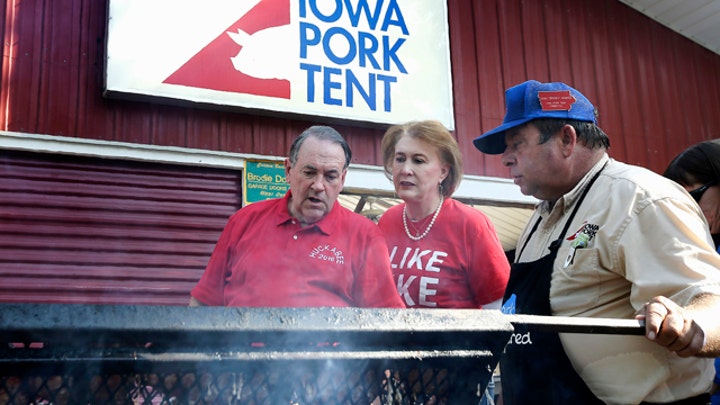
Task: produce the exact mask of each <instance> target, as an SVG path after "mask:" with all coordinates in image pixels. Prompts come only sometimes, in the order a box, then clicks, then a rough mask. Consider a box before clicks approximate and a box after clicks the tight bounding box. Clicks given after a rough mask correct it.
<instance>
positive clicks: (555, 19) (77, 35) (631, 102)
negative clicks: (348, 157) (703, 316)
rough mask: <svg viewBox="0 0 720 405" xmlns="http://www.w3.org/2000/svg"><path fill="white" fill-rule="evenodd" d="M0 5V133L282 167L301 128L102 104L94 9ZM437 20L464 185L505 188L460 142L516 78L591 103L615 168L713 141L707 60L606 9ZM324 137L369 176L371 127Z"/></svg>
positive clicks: (715, 69) (531, 8)
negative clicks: (262, 158) (449, 74)
mask: <svg viewBox="0 0 720 405" xmlns="http://www.w3.org/2000/svg"><path fill="white" fill-rule="evenodd" d="M438 1H441V0H438ZM3 4H4V6H5V7H3V8H2V10H0V13H4V14H3V16H2V17H4V18H2V20H1V21H0V23H2V24H3V25H2V27H0V28H1V29H2V32H3V33H4V38H3V58H2V84H3V85H2V89H1V90H0V111H2V114H1V115H0V129H5V130H9V131H19V132H30V133H41V134H51V135H64V136H77V137H87V138H93V139H105V140H117V141H125V142H135V143H143V144H153V145H172V146H181V147H190V148H202V149H211V150H222V151H230V152H245V153H259V154H265V155H280V156H282V155H285V154H286V151H287V148H288V145H289V142H290V139H292V138H293V137H294V135H295V134H297V133H298V132H299V131H301V130H302V129H304V128H305V127H306V126H308V125H309V124H310V121H307V122H304V121H298V120H290V119H282V118H272V117H259V116H252V115H248V114H244V113H241V112H240V113H228V112H216V111H204V110H198V109H193V108H181V107H171V106H160V105H154V104H148V103H140V102H127V101H118V100H107V99H103V98H102V97H101V90H102V89H101V83H102V76H103V58H104V55H103V52H104V39H105V23H106V22H105V19H106V2H105V1H101V0H52V1H50V0H4V1H3ZM448 9H449V25H450V31H451V48H452V49H451V52H452V63H453V75H454V88H455V108H456V122H457V131H456V133H457V136H458V139H459V141H460V143H461V144H462V146H463V149H464V150H465V151H467V152H466V157H465V158H466V162H467V163H466V172H467V173H468V174H479V175H488V176H498V177H507V171H506V170H505V169H504V168H502V166H501V165H500V162H499V160H498V159H497V157H489V158H487V159H486V158H484V157H483V156H482V155H480V154H479V152H476V151H475V150H474V149H473V147H472V146H471V140H472V138H473V137H475V136H476V135H478V134H479V133H481V132H482V131H483V130H487V129H490V128H491V127H494V126H495V125H497V124H498V123H499V122H500V121H501V120H502V116H503V92H504V89H505V88H506V87H508V86H510V85H513V84H516V83H518V82H521V81H524V80H526V79H528V78H534V79H538V80H541V81H547V80H552V81H565V82H568V83H570V84H572V85H574V86H575V87H577V88H579V89H580V90H581V91H583V92H584V93H585V94H586V95H587V96H589V98H590V99H591V100H593V101H595V102H596V104H597V105H598V107H599V110H600V115H601V124H602V126H603V128H604V129H605V130H606V132H608V134H610V136H611V139H612V143H613V145H612V155H613V156H614V157H616V158H618V159H620V160H623V161H627V162H629V163H635V164H641V165H644V166H647V167H649V168H651V169H653V170H656V171H661V170H662V169H663V168H664V166H665V165H666V164H667V162H668V161H669V160H670V158H671V157H672V156H673V155H674V154H675V153H677V152H679V151H680V150H681V149H682V148H684V147H686V146H688V145H689V144H692V143H695V142H698V141H701V140H704V139H711V138H715V137H720V114H718V112H719V111H720V55H717V54H714V53H712V52H710V51H708V50H706V49H705V48H702V47H701V46H699V45H697V44H695V43H693V42H691V41H690V40H688V39H686V38H684V37H682V36H680V35H679V34H676V33H674V32H672V31H670V30H669V29H667V28H665V27H663V26H661V25H659V24H658V23H656V22H654V21H652V20H651V19H649V18H647V17H645V16H643V15H642V14H640V13H638V12H636V11H635V10H633V9H631V8H629V7H627V6H626V5H624V4H622V3H620V2H618V1H615V0H543V1H541V0H537V1H527V0H525V1H522V0H448ZM311 120H317V119H311ZM337 127H338V129H340V130H341V131H342V132H343V133H344V134H345V135H346V136H347V137H348V139H349V142H350V144H351V147H352V148H353V150H354V159H353V160H354V162H356V163H363V164H373V165H378V164H379V162H378V150H377V149H378V143H379V139H380V137H381V135H382V132H383V130H382V129H380V128H375V129H372V128H360V127H353V126H351V125H349V124H348V125H338V126H337Z"/></svg>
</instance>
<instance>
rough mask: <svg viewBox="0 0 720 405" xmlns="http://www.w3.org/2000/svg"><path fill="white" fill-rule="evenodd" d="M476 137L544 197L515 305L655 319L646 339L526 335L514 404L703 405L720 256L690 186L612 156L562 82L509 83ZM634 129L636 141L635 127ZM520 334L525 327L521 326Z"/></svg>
mask: <svg viewBox="0 0 720 405" xmlns="http://www.w3.org/2000/svg"><path fill="white" fill-rule="evenodd" d="M505 98H506V100H505V102H506V114H505V118H504V120H503V123H502V125H500V126H499V127H497V128H495V129H493V130H490V131H488V132H486V133H485V134H483V135H481V136H479V137H478V138H476V139H475V140H474V144H475V146H476V147H477V148H478V149H479V150H480V151H482V152H484V153H487V154H502V162H503V164H504V165H505V166H507V167H508V169H509V171H510V175H511V177H512V179H513V180H514V182H515V184H517V185H518V186H519V187H520V191H521V192H522V193H523V194H526V195H532V196H534V197H536V198H537V199H539V200H541V202H540V204H538V206H537V207H536V210H535V212H534V214H533V216H532V217H531V218H530V221H529V222H528V224H527V226H526V228H525V230H524V231H523V233H522V234H521V236H520V239H519V240H518V244H517V249H516V254H515V260H514V263H513V264H512V267H511V273H510V280H509V282H508V287H507V289H506V291H505V296H504V304H503V310H504V311H505V312H507V313H518V314H531V315H551V316H569V317H586V318H621V319H622V318H628V319H630V318H634V317H638V318H641V319H644V320H645V327H644V329H645V336H644V337H642V336H632V335H603V334H558V333H553V332H543V331H532V332H531V331H529V330H526V331H524V330H518V326H516V331H515V333H516V335H517V334H521V335H522V341H519V340H516V341H515V342H514V343H513V342H511V343H510V344H508V345H507V347H506V352H505V354H504V356H503V357H502V359H501V360H500V366H501V370H502V392H503V401H504V403H505V405H514V404H527V403H538V404H602V403H608V404H646V403H664V404H673V403H675V404H680V403H682V404H703V405H705V404H706V403H707V402H708V401H709V394H708V391H709V390H710V386H711V384H712V375H713V370H712V368H713V366H712V360H711V359H709V358H700V357H698V356H707V357H712V356H716V355H717V354H718V353H720V317H718V315H717V314H718V313H720V273H719V272H718V270H717V269H718V268H720V255H718V254H717V253H716V252H715V249H714V247H713V245H712V238H711V236H710V233H709V232H708V226H707V222H706V221H705V219H704V217H703V215H702V212H701V211H700V209H699V208H698V206H697V204H695V203H694V202H693V201H692V200H691V199H690V198H688V195H687V192H686V191H685V190H683V189H682V188H681V187H680V186H679V185H678V184H676V183H674V182H672V181H670V180H668V179H666V178H664V177H662V176H660V175H658V174H656V173H653V172H651V171H649V170H646V169H644V168H641V167H637V166H632V165H628V164H624V163H621V162H618V161H615V160H614V159H611V158H610V157H609V156H608V154H607V149H608V148H609V147H610V140H609V138H608V136H607V135H606V134H605V132H604V131H603V130H602V129H601V128H600V127H599V126H598V125H597V116H596V110H595V107H594V106H593V105H592V103H590V101H589V100H588V99H587V98H586V97H585V96H584V95H583V94H582V93H580V92H579V91H577V90H576V89H574V88H572V87H570V86H568V85H566V84H564V83H540V82H538V81H534V80H531V81H527V82H524V83H521V84H518V85H516V86H513V87H511V88H509V89H507V91H506V92H505ZM627 136H632V134H628V135H627ZM520 329H521V328H520Z"/></svg>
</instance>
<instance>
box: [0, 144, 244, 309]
mask: <svg viewBox="0 0 720 405" xmlns="http://www.w3.org/2000/svg"><path fill="white" fill-rule="evenodd" d="M240 184H241V183H240V173H239V172H237V171H229V170H227V171H226V170H208V169H207V168H195V167H189V166H170V165H161V164H149V163H137V162H128V161H112V160H105V159H92V158H79V157H71V156H59V155H44V154H39V153H17V152H11V153H8V152H7V151H0V278H2V284H1V286H0V302H7V301H10V302H12V301H22V302H62V303H96V304H136V305H137V304H156V305H157V304H161V305H187V304H188V302H189V297H190V295H189V294H190V289H191V288H192V287H193V286H194V285H195V283H197V280H199V279H200V275H201V274H202V271H203V269H204V268H205V265H206V264H207V260H208V258H209V257H210V253H212V250H213V247H214V246H215V242H216V241H217V239H218V237H219V236H220V232H221V231H222V228H223V227H224V226H225V223H226V221H227V218H228V217H229V216H230V215H231V214H232V213H233V212H235V211H236V210H237V209H238V208H239V207H240V203H241V198H240V191H239V190H240Z"/></svg>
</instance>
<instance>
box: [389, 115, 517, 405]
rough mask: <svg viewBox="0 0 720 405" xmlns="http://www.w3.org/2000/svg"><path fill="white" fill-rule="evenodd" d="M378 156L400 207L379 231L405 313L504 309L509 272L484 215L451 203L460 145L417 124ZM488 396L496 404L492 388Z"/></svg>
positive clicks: (402, 129)
mask: <svg viewBox="0 0 720 405" xmlns="http://www.w3.org/2000/svg"><path fill="white" fill-rule="evenodd" d="M381 151H382V159H383V164H384V167H385V172H386V174H387V176H388V177H389V178H390V179H391V180H392V182H393V185H394V186H395V192H396V193H397V196H398V197H400V198H401V199H402V200H403V203H401V204H398V205H396V206H394V207H392V208H390V209H388V210H387V211H386V212H385V213H384V214H383V215H382V216H381V217H380V221H379V223H378V226H379V227H380V229H381V230H382V232H383V235H385V239H386V240H387V243H388V250H389V251H390V264H391V266H392V271H393V275H394V277H395V281H396V282H397V288H398V293H399V294H400V296H401V297H402V298H403V299H404V300H405V304H406V305H407V307H408V308H499V306H500V300H501V298H502V295H503V292H504V291H505V285H506V284H507V280H508V276H509V273H510V265H509V263H508V260H507V258H506V256H505V252H504V251H503V249H502V246H501V244H500V241H499V239H498V237H497V233H496V232H495V227H494V226H493V224H492V222H490V220H489V219H488V218H487V216H485V214H483V213H482V212H480V211H479V210H477V209H475V208H472V207H470V206H468V205H465V204H463V203H461V202H459V201H457V200H454V199H452V198H451V196H452V194H453V193H454V192H455V190H456V189H457V187H458V185H459V184H460V181H461V180H462V175H463V172H462V155H461V153H460V149H459V147H458V144H457V142H456V141H455V138H453V136H452V135H451V134H450V132H449V131H448V130H447V129H446V128H445V127H444V126H443V125H442V124H441V123H440V122H438V121H433V120H427V121H413V122H408V123H406V124H403V125H395V126H392V127H390V128H389V129H388V130H387V131H386V132H385V136H384V137H383V140H382V146H381ZM491 380H492V378H491ZM486 395H487V396H488V398H487V399H486V402H482V403H483V404H484V403H488V402H487V400H489V401H490V402H489V403H492V395H493V394H492V385H490V390H488V393H487V394H486Z"/></svg>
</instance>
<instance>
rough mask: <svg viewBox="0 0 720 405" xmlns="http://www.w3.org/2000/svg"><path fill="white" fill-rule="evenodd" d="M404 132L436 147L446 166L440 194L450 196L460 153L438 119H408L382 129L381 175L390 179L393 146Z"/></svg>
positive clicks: (460, 171) (459, 169)
mask: <svg viewBox="0 0 720 405" xmlns="http://www.w3.org/2000/svg"><path fill="white" fill-rule="evenodd" d="M403 135H407V136H409V137H411V138H414V139H417V140H419V141H421V142H424V143H426V144H428V145H430V146H432V147H433V148H435V149H437V151H438V153H439V155H440V159H441V160H442V162H443V163H446V164H448V165H449V166H450V170H449V172H448V175H447V177H446V178H445V179H444V180H443V182H442V183H441V185H442V188H441V192H442V195H443V196H444V197H450V196H451V195H452V193H454V192H455V189H457V187H458V185H460V181H461V180H462V176H463V169H462V166H463V162H462V154H461V153H460V148H459V147H458V143H457V141H456V140H455V138H453V136H452V135H451V134H450V131H448V130H447V128H445V126H444V125H443V124H442V123H441V122H440V121H435V120H425V121H410V122H407V123H405V124H402V125H393V126H391V127H390V128H388V130H387V131H386V132H385V136H383V139H382V144H381V146H380V149H381V151H382V158H383V165H384V168H385V175H386V176H387V177H388V178H392V166H393V160H395V145H397V143H398V141H399V140H400V138H402V137H403Z"/></svg>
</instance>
